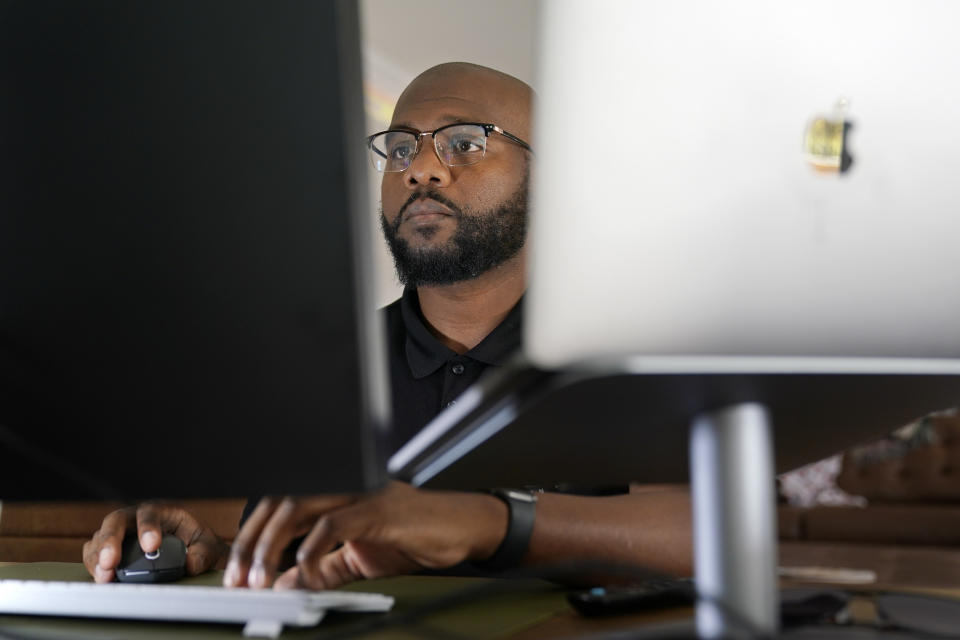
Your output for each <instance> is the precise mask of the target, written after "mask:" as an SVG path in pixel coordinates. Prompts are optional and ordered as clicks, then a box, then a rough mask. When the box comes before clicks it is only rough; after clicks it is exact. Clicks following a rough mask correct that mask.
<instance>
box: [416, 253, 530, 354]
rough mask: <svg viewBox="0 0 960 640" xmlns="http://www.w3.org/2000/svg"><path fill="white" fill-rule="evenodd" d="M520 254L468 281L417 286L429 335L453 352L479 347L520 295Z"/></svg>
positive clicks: (522, 272)
mask: <svg viewBox="0 0 960 640" xmlns="http://www.w3.org/2000/svg"><path fill="white" fill-rule="evenodd" d="M524 253H525V252H521V253H520V254H519V255H518V256H516V257H514V258H512V259H510V260H508V261H507V262H505V263H504V264H502V265H500V266H499V267H495V268H493V269H491V270H490V271H488V272H486V273H483V274H481V275H479V276H477V277H476V278H473V279H471V280H466V281H464V282H457V283H454V284H448V285H442V286H429V287H427V286H421V287H418V288H417V294H418V295H419V298H420V311H421V312H422V313H423V318H424V320H426V321H427V327H428V328H429V329H430V331H431V333H433V335H434V336H436V338H437V339H438V340H440V341H441V342H442V343H443V344H445V345H446V346H447V347H449V348H450V349H453V350H454V351H456V352H457V353H466V352H467V351H469V350H470V349H472V348H474V347H475V346H477V345H478V344H480V342H482V341H483V339H484V338H486V337H487V336H488V335H489V334H490V332H491V331H493V330H494V329H495V328H496V327H497V325H499V324H500V323H501V322H502V321H503V319H504V318H505V317H506V316H507V314H508V313H510V310H511V309H513V307H514V306H516V304H517V302H518V301H519V300H520V297H521V296H522V295H523V292H524V289H525V288H526V279H525V269H524V262H525V261H524Z"/></svg>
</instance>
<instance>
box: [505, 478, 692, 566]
mask: <svg viewBox="0 0 960 640" xmlns="http://www.w3.org/2000/svg"><path fill="white" fill-rule="evenodd" d="M690 517H691V516H690V496H689V493H688V492H687V491H686V490H685V489H677V488H667V489H658V490H649V491H637V492H632V493H630V494H627V495H620V496H610V497H602V498H597V497H589V498H588V497H581V496H572V495H564V494H556V493H544V494H541V496H540V500H539V501H538V503H537V515H536V521H535V523H534V527H533V535H532V537H531V539H530V548H529V551H528V552H527V555H526V557H525V559H524V563H525V564H528V565H532V564H555V563H561V562H569V561H575V560H585V561H592V562H609V563H615V564H625V565H632V566H641V567H645V568H649V569H654V570H657V571H661V572H663V573H668V574H671V575H681V576H687V575H690V574H691V573H692V571H693V559H692V550H693V549H692V538H691V520H690Z"/></svg>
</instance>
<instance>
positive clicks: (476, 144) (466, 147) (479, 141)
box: [449, 134, 483, 154]
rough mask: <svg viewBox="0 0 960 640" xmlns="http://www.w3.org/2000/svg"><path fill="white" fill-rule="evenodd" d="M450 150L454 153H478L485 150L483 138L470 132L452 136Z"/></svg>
mask: <svg viewBox="0 0 960 640" xmlns="http://www.w3.org/2000/svg"><path fill="white" fill-rule="evenodd" d="M449 144H450V151H452V152H453V153H458V154H459V153H476V152H478V151H483V138H478V137H477V136H473V135H468V134H458V135H454V136H452V137H451V138H450V143H449Z"/></svg>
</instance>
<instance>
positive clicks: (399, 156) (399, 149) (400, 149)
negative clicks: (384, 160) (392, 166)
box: [388, 143, 415, 160]
mask: <svg viewBox="0 0 960 640" xmlns="http://www.w3.org/2000/svg"><path fill="white" fill-rule="evenodd" d="M414 148H415V145H412V144H410V143H398V144H394V145H392V146H391V147H390V148H389V149H388V155H389V157H390V158H391V159H392V160H405V159H407V158H409V157H410V156H412V155H413V150H414Z"/></svg>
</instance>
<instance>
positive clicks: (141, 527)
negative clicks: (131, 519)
mask: <svg viewBox="0 0 960 640" xmlns="http://www.w3.org/2000/svg"><path fill="white" fill-rule="evenodd" d="M169 509H170V507H166V506H164V505H160V504H155V503H151V502H147V503H144V504H141V505H140V506H139V507H137V538H138V539H139V541H140V548H141V549H143V551H144V552H145V553H152V552H154V551H156V550H157V549H159V548H160V543H161V542H162V541H163V533H164V527H163V522H162V521H163V518H164V515H165V514H164V513H163V512H164V511H167V510H169Z"/></svg>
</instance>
